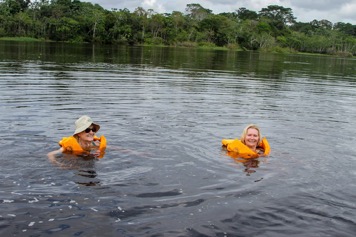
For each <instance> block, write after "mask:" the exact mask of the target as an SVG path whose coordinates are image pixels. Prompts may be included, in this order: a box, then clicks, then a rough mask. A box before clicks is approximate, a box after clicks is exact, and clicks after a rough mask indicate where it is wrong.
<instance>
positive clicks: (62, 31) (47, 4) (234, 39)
mask: <svg viewBox="0 0 356 237" xmlns="http://www.w3.org/2000/svg"><path fill="white" fill-rule="evenodd" d="M185 10H186V11H185V12H184V13H182V12H179V11H173V12H172V13H166V14H160V13H156V12H154V10H152V9H149V10H145V9H143V8H142V7H138V8H136V9H135V11H134V12H130V11H129V10H128V9H119V10H117V9H112V10H111V11H109V10H105V9H104V8H102V7H101V6H100V5H98V4H92V3H90V2H81V1H79V0H52V1H47V0H43V1H42V0H41V1H30V0H2V1H0V37H5V36H6V37H30V38H31V39H32V38H37V39H46V40H52V41H67V42H73V43H81V42H101V43H107V44H126V45H135V44H146V45H172V46H183V47H209V48H215V47H220V48H221V47H224V48H228V49H230V50H237V49H244V50H262V51H270V52H278V53H286V52H309V53H322V54H332V55H342V56H348V55H355V54H356V26H355V25H352V24H350V23H343V22H338V23H336V24H334V25H333V24H332V23H331V22H330V21H328V20H325V19H323V20H313V21H311V22H306V23H305V22H296V21H295V19H296V18H295V17H294V15H293V12H292V9H290V8H284V7H282V6H277V5H270V6H267V7H265V8H262V9H261V11H259V12H258V13H256V12H254V11H251V10H249V9H246V8H243V7H242V8H239V9H238V10H235V11H233V12H225V13H220V14H213V13H212V11H211V10H210V9H206V8H204V7H203V6H201V5H200V4H197V3H192V4H187V7H186V9H185ZM15 39H23V38H15Z"/></svg>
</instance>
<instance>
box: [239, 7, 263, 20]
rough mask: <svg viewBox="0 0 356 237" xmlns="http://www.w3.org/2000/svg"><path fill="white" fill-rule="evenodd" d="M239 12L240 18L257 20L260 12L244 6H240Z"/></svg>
mask: <svg viewBox="0 0 356 237" xmlns="http://www.w3.org/2000/svg"><path fill="white" fill-rule="evenodd" d="M236 12H237V17H238V18H239V19H240V20H257V19H258V14H257V13H256V12H254V11H251V10H248V9H246V8H244V7H241V8H239V10H237V11H236Z"/></svg>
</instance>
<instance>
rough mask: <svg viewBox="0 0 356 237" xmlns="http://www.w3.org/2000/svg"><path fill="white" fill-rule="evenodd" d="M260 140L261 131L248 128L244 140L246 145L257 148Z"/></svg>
mask: <svg viewBox="0 0 356 237" xmlns="http://www.w3.org/2000/svg"><path fill="white" fill-rule="evenodd" d="M259 140H260V136H259V132H258V130H257V129H255V128H249V129H247V132H246V135H245V138H244V141H245V145H246V146H248V147H249V148H250V149H252V150H256V147H257V145H258V142H259Z"/></svg>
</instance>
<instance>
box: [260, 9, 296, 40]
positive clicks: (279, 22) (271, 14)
mask: <svg viewBox="0 0 356 237" xmlns="http://www.w3.org/2000/svg"><path fill="white" fill-rule="evenodd" d="M259 16H260V18H262V19H263V18H265V19H267V20H268V22H269V24H270V25H271V26H272V28H273V29H274V30H273V31H274V35H275V36H278V35H283V34H285V33H286V31H285V30H286V28H287V26H289V25H293V24H294V23H295V19H296V18H295V17H294V16H293V13H292V9H291V8H285V7H282V6H277V5H270V6H268V7H267V8H262V10H261V11H260V12H259Z"/></svg>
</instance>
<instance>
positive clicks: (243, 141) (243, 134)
mask: <svg viewBox="0 0 356 237" xmlns="http://www.w3.org/2000/svg"><path fill="white" fill-rule="evenodd" d="M250 128H253V129H256V130H257V132H258V143H257V144H260V143H261V141H262V135H261V131H260V128H259V127H258V126H257V125H255V124H249V125H247V126H246V127H245V128H244V130H243V131H242V134H241V138H240V140H241V142H242V143H243V144H245V137H246V135H247V130H249V129H250Z"/></svg>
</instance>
